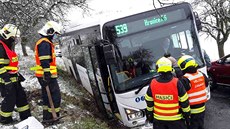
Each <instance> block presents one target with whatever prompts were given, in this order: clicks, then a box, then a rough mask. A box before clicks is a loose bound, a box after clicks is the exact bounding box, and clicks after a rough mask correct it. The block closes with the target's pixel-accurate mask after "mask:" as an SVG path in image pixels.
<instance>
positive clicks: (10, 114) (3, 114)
mask: <svg viewBox="0 0 230 129" xmlns="http://www.w3.org/2000/svg"><path fill="white" fill-rule="evenodd" d="M0 115H1V116H3V117H10V116H12V112H3V111H0Z"/></svg>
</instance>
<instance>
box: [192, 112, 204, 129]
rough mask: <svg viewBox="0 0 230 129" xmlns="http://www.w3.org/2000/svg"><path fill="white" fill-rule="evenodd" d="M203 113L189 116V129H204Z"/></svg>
mask: <svg viewBox="0 0 230 129" xmlns="http://www.w3.org/2000/svg"><path fill="white" fill-rule="evenodd" d="M204 116H205V111H204V112H202V113H198V114H191V126H190V127H191V129H204Z"/></svg>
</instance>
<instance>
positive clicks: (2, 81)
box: [0, 77, 18, 85]
mask: <svg viewBox="0 0 230 129" xmlns="http://www.w3.org/2000/svg"><path fill="white" fill-rule="evenodd" d="M10 80H11V82H16V81H17V80H18V78H17V77H11V78H10ZM11 82H7V83H5V81H4V80H3V79H2V78H0V83H4V84H5V85H6V84H9V83H11Z"/></svg>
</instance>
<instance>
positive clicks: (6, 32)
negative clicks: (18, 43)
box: [0, 24, 20, 40]
mask: <svg viewBox="0 0 230 129" xmlns="http://www.w3.org/2000/svg"><path fill="white" fill-rule="evenodd" d="M0 34H1V35H2V37H3V38H4V39H6V40H7V39H9V38H10V37H14V38H15V37H18V38H19V37H20V30H19V29H18V27H16V26H15V25H13V24H6V25H5V26H4V27H3V28H2V29H1V30H0Z"/></svg>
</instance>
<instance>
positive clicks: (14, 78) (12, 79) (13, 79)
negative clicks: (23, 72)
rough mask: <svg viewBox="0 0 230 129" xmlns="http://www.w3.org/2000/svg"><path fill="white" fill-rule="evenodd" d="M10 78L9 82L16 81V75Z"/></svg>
mask: <svg viewBox="0 0 230 129" xmlns="http://www.w3.org/2000/svg"><path fill="white" fill-rule="evenodd" d="M10 80H11V82H16V81H17V80H18V78H17V77H11V78H10Z"/></svg>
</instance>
